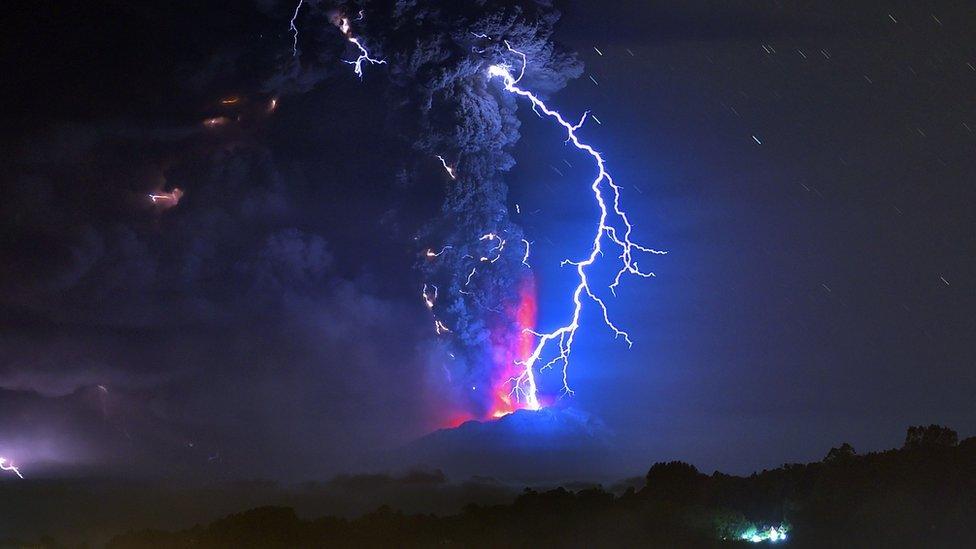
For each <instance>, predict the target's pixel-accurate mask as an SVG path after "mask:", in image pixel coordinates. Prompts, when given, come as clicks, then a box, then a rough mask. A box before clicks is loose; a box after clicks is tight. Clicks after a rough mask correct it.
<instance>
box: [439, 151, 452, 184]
mask: <svg viewBox="0 0 976 549" xmlns="http://www.w3.org/2000/svg"><path fill="white" fill-rule="evenodd" d="M437 159H438V160H440V161H441V165H443V166H444V171H445V172H447V175H449V176H451V179H457V176H456V175H455V173H454V168H452V167H450V166H448V165H447V160H444V157H443V156H441V155H437Z"/></svg>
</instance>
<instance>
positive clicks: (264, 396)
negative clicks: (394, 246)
mask: <svg viewBox="0 0 976 549" xmlns="http://www.w3.org/2000/svg"><path fill="white" fill-rule="evenodd" d="M213 8H214V7H213V6H202V7H201V10H203V11H202V14H211V15H215V16H216V15H219V17H215V18H214V19H213V23H214V26H213V27H208V29H207V31H208V32H211V33H212V36H207V37H201V33H200V29H199V28H198V25H199V20H198V19H196V18H194V19H193V20H192V21H187V20H181V19H179V18H171V19H166V18H168V17H170V16H171V15H173V14H168V13H158V9H157V8H153V7H151V6H141V5H139V6H133V7H132V8H131V10H130V9H123V10H121V11H119V12H118V13H116V12H113V11H112V10H111V9H106V10H95V11H92V12H85V13H84V14H82V15H81V17H80V19H81V21H80V22H81V23H84V24H89V25H97V26H103V25H108V26H110V22H112V21H116V22H118V23H119V24H120V25H121V24H123V23H125V24H129V25H135V26H139V25H142V26H144V28H146V29H151V30H148V31H147V32H149V34H150V36H151V37H153V38H155V39H156V41H152V40H150V41H140V40H133V41H132V42H131V43H127V44H126V45H125V48H123V49H122V50H119V51H122V52H123V53H122V54H121V57H122V59H121V60H120V62H121V63H122V64H123V65H124V64H125V63H126V62H127V60H128V58H129V56H130V55H135V54H134V52H140V53H141V54H142V55H143V56H144V57H143V62H145V63H149V64H152V63H153V61H154V60H156V61H159V63H157V64H156V65H155V68H156V69H157V71H158V72H157V73H156V74H154V75H153V76H152V77H151V78H148V77H144V78H142V79H138V78H137V79H136V80H135V81H133V82H132V83H131V86H130V88H129V89H126V88H125V86H113V85H111V84H110V83H109V82H108V81H102V82H99V83H98V85H97V86H100V88H99V87H97V86H96V84H95V83H93V82H88V80H87V79H89V78H91V79H94V78H104V77H107V76H111V75H112V74H113V73H109V74H106V73H105V72H98V71H97V67H96V66H97V64H98V63H100V62H101V61H100V60H99V59H95V58H92V59H88V58H87V57H86V58H84V59H82V60H80V61H79V63H81V64H82V65H84V64H85V63H89V64H90V65H91V68H92V70H93V72H92V74H91V76H87V75H86V76H85V77H84V78H82V82H80V83H79V86H78V87H79V89H82V90H84V91H85V93H86V94H88V95H90V99H89V98H87V97H85V98H83V97H79V96H77V95H73V94H62V95H59V93H60V91H59V92H54V91H53V89H54V88H52V89H51V90H45V91H44V93H43V95H41V96H30V97H28V96H26V95H25V96H23V97H21V98H18V101H20V103H18V104H19V105H22V106H23V108H24V109H27V108H37V111H36V112H37V116H36V117H34V118H33V119H30V118H27V117H24V118H14V119H8V120H7V121H5V125H10V127H11V131H8V132H6V133H5V134H4V135H5V141H10V146H9V147H6V148H4V150H3V153H2V158H3V160H4V164H5V166H6V167H7V170H6V171H5V173H4V198H5V199H4V201H3V202H2V203H0V214H2V215H0V218H2V219H0V229H2V231H0V235H2V236H0V243H2V246H0V262H2V263H3V264H4V266H5V268H4V269H3V270H2V273H0V324H2V326H3V334H2V336H0V387H4V388H6V389H5V390H4V391H3V392H2V393H0V408H2V409H3V411H4V412H5V413H4V414H3V416H4V417H3V422H2V424H0V449H2V450H3V452H5V454H4V455H8V457H10V458H13V459H17V460H19V461H20V464H21V465H22V466H23V467H24V469H25V471H29V470H31V469H33V473H32V474H35V475H36V474H42V473H43V474H48V473H50V474H63V473H65V472H66V471H70V470H72V469H71V468H72V467H88V468H92V469H95V470H112V471H116V472H118V473H120V474H132V473H137V474H174V473H179V474H185V475H189V476H193V475H204V476H206V475H218V476H219V475H243V476H261V477H267V476H274V477H282V476H290V477H291V478H299V477H303V476H312V475H317V474H320V473H322V472H323V471H329V470H332V471H335V470H338V469H339V468H341V467H344V466H345V465H349V463H350V462H351V460H353V459H355V455H354V453H351V452H349V451H343V450H342V448H349V447H354V448H361V447H363V446H364V445H376V444H380V443H381V442H383V441H387V440H388V439H389V438H390V437H391V434H392V433H402V434H401V435H400V436H409V433H415V432H420V431H422V430H423V429H424V428H425V426H426V424H427V422H428V421H429V420H428V419H427V416H426V415H425V414H426V409H425V406H424V404H423V403H422V402H417V401H416V400H417V399H418V398H419V397H418V396H417V395H420V394H422V393H423V391H422V388H421V387H420V386H419V384H420V383H421V382H422V381H423V379H425V376H426V375H427V374H426V372H427V369H428V367H429V366H428V364H429V363H428V361H427V360H426V357H425V353H426V351H424V349H423V348H422V347H418V346H417V345H416V343H415V342H416V341H418V339H419V338H418V335H417V327H418V326H419V324H420V322H418V320H419V318H418V317H419V315H420V310H419V308H418V307H416V304H415V303H414V301H413V300H412V299H411V300H410V302H409V305H408V304H406V303H404V301H405V300H404V299H400V298H396V297H394V298H393V299H390V298H389V297H387V294H393V295H396V292H383V291H377V288H383V287H384V286H385V280H382V279H381V281H380V283H377V282H376V281H375V280H374V279H375V276H374V275H372V274H371V273H370V272H369V269H370V267H369V266H365V267H362V266H358V265H355V262H356V259H355V257H356V256H355V247H354V246H350V245H349V244H348V243H343V242H340V243H339V244H338V246H337V245H336V243H335V242H332V241H330V237H329V236H328V235H329V227H330V226H331V224H333V223H342V224H346V223H352V222H354V221H356V220H355V219H354V218H353V216H351V215H344V214H343V212H342V208H344V207H346V206H347V205H345V204H336V203H335V202H334V201H328V200H323V198H324V197H328V196H329V193H331V192H334V190H335V189H336V188H340V185H341V183H342V182H341V181H338V180H337V179H336V178H334V177H330V174H329V172H330V167H333V166H337V165H340V164H342V161H343V158H341V157H340V156H339V155H338V153H333V154H331V155H330V154H329V151H327V150H326V151H320V152H321V161H322V164H323V169H322V171H321V172H320V173H316V174H315V176H316V177H315V180H314V181H312V178H310V177H308V176H306V175H305V174H302V173H301V172H299V173H297V174H296V170H295V169H294V168H289V169H288V175H286V174H285V172H284V171H283V170H282V169H281V167H280V163H279V160H278V159H277V158H276V155H275V154H274V152H273V151H272V150H271V148H269V147H268V146H267V145H266V144H265V141H266V140H267V132H268V131H269V128H271V127H272V122H273V121H272V119H271V115H272V112H271V111H272V110H273V109H271V108H270V107H269V100H270V99H271V98H273V97H275V95H274V94H273V93H272V92H275V93H277V92H278V91H289V90H292V91H293V90H294V89H295V88H294V87H292V88H288V89H287V90H277V89H272V88H271V87H269V85H268V82H273V81H274V79H275V77H274V76H273V75H275V74H278V72H277V67H279V64H278V63H279V60H284V63H285V64H286V65H287V64H288V63H291V61H290V48H288V45H289V44H288V42H287V41H280V42H277V38H279V36H278V35H279V34H281V35H284V33H279V32H278V31H279V30H283V29H279V28H278V26H277V25H278V23H279V21H277V20H276V21H274V27H273V28H272V27H267V28H262V27H261V21H262V20H263V19H262V16H260V15H254V14H251V15H248V14H247V12H246V10H240V11H237V12H225V11H223V10H222V9H217V10H214V9H213ZM159 9H162V10H163V11H164V12H166V10H167V9H168V8H159ZM71 15H73V12H69V13H67V14H64V17H69V16H71ZM75 15H77V14H75ZM156 16H159V17H163V18H164V19H166V21H165V23H162V24H160V25H158V26H154V25H150V24H149V23H150V21H151V20H152V19H153V18H154V17H156ZM204 20H206V18H204ZM55 21H58V19H57V18H55ZM255 21H257V23H255ZM234 24H238V25H239V28H236V29H231V28H230V27H232V26H233V25H234ZM68 26H70V25H68V23H65V27H68ZM174 26H175V27H177V28H173V27H174ZM120 28H128V27H124V26H123V27H120ZM166 31H171V32H173V33H174V34H173V35H168V34H165V32H166ZM181 31H182V32H186V33H187V35H188V36H192V37H195V38H194V39H193V40H191V41H190V43H189V44H190V45H189V46H185V47H188V48H189V49H190V50H194V52H193V53H191V54H188V52H187V50H182V52H181V53H180V55H179V62H176V63H174V62H172V61H171V60H166V61H163V58H164V57H165V56H166V52H167V48H169V47H170V46H173V45H174V43H175V42H178V41H179V40H180V38H179V37H178V36H177V35H178V34H179V32H181ZM250 31H254V32H253V34H251V33H250ZM262 31H264V32H267V33H268V35H269V38H275V40H276V42H272V41H270V40H267V41H265V40H263V39H262V38H261V36H263V34H262ZM128 32H129V31H121V30H120V31H119V33H121V34H123V35H124V36H126V37H129V34H128ZM107 36H112V37H113V40H112V41H111V42H112V45H113V46H114V45H115V40H114V37H115V35H114V34H108V35H107ZM65 37H66V38H65V40H67V41H69V42H70V41H72V40H75V39H77V40H78V41H82V42H85V41H87V40H89V39H90V38H89V37H87V36H85V35H81V34H79V35H77V38H76V35H75V34H73V33H71V32H69V31H67V30H66V31H65ZM91 46H92V47H95V48H97V47H99V46H100V44H91ZM332 47H333V48H336V49H337V50H338V49H341V42H339V41H338V40H334V41H333V43H332ZM108 49H109V50H111V49H112V48H111V47H110V48H108ZM130 50H133V51H130ZM157 50H162V51H157ZM104 53H105V54H106V55H108V52H104ZM116 53H117V52H116ZM61 54H64V52H63V51H61V50H60V48H56V49H55V50H54V51H52V52H50V55H52V56H57V55H61ZM135 56H138V55H135ZM331 61H332V62H337V55H335V56H333V57H332V58H331ZM323 63H324V62H323ZM38 64H39V65H40V66H42V67H44V66H46V65H48V64H53V63H52V62H51V60H49V59H48V58H46V57H44V58H42V59H40V60H39V62H38ZM120 68H121V67H120ZM130 69H131V67H130ZM128 74H139V73H138V71H137V70H134V69H133V70H130V72H129V73H128ZM96 75H97V76H96ZM50 77H51V78H52V82H58V80H57V78H58V76H57V75H55V74H51V75H50ZM32 84H33V85H34V88H35V89H36V88H38V85H37V83H32ZM58 89H60V88H58ZM96 89H97V90H98V92H97V93H95V92H94V90H96ZM136 97H137V99H135V98H136ZM228 97H234V98H235V101H234V102H233V104H222V103H221V102H220V100H221V99H223V98H228ZM109 98H115V100H117V101H118V102H117V101H111V100H109ZM41 105H43V106H44V108H43V109H40V108H38V107H40V106H41ZM211 117H223V120H224V121H223V122H222V123H221V124H220V125H219V126H213V127H208V126H207V125H206V124H203V123H202V122H203V121H204V119H207V118H211ZM14 128H15V130H14ZM14 136H16V137H14ZM177 187H179V188H180V189H182V190H183V191H184V193H185V194H184V195H183V197H182V198H181V200H180V201H179V204H178V205H176V206H172V207H168V208H163V207H160V206H159V205H158V204H153V203H152V202H151V201H150V200H149V199H148V197H147V194H148V193H150V192H164V191H170V190H172V189H174V188H177ZM333 220H335V221H333ZM355 244H363V243H362V242H357V243H355ZM367 245H368V244H367ZM350 252H352V253H350ZM337 255H338V256H340V257H347V258H348V257H350V256H351V257H352V258H353V259H352V260H351V261H350V260H348V259H346V260H345V264H346V267H343V266H342V265H340V264H339V263H340V260H337ZM349 264H353V265H354V266H353V267H348V265H349ZM407 265H408V263H405V265H404V268H405V269H406V268H408V267H407ZM411 297H412V296H411ZM393 357H395V360H392V358H393ZM404 410H412V411H407V412H404ZM366 411H369V412H368V413H366ZM377 422H379V423H377ZM377 425H381V426H382V427H378V426H377ZM367 442H368V444H367ZM296 454H300V455H301V456H302V457H301V458H299V459H298V461H295V459H294V457H295V455H296ZM276 463H287V464H288V465H287V467H286V468H285V469H281V468H278V467H274V465H275V464H276Z"/></svg>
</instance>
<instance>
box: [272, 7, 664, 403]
mask: <svg viewBox="0 0 976 549" xmlns="http://www.w3.org/2000/svg"><path fill="white" fill-rule="evenodd" d="M309 4H310V2H309V0H305V5H309ZM310 9H318V10H323V9H324V10H326V12H327V13H329V14H330V15H329V19H330V20H331V21H332V22H333V24H334V25H335V26H336V27H338V30H339V32H338V33H336V29H335V28H332V29H331V32H333V33H336V34H337V37H340V38H344V39H345V40H346V41H347V43H349V44H352V45H353V46H354V47H353V48H350V49H351V50H353V51H351V52H347V53H346V54H345V55H346V56H348V55H355V56H358V57H357V58H356V61H349V60H348V58H343V60H344V61H346V62H348V63H351V64H353V65H354V72H355V75H356V76H358V77H360V78H362V77H363V70H364V69H365V68H366V67H365V64H364V63H363V61H366V64H369V65H370V66H371V67H372V68H373V69H374V70H375V71H376V72H379V71H382V72H383V74H385V75H386V77H387V78H388V80H389V84H390V85H389V89H388V92H387V93H388V96H389V98H390V103H391V105H393V111H392V116H391V120H392V123H393V125H394V127H395V128H396V131H397V133H399V134H401V135H405V136H413V139H412V141H411V147H412V148H413V150H414V151H416V152H417V153H419V154H417V155H414V159H412V160H411V161H410V163H409V165H408V166H406V168H407V169H406V173H408V174H409V177H411V178H412V179H414V180H415V181H417V183H418V184H422V185H430V184H440V185H441V186H442V187H443V189H444V200H443V203H442V205H441V208H440V214H439V215H438V216H437V217H436V218H435V219H433V220H431V221H430V222H429V223H427V224H426V225H425V226H424V227H423V228H422V229H421V230H420V231H419V232H418V233H417V235H416V237H415V238H416V240H417V242H418V245H419V247H418V269H419V272H420V275H421V280H420V281H419V283H418V294H419V295H420V298H421V300H422V302H423V304H424V305H425V307H426V308H427V309H428V310H429V312H430V315H431V332H432V336H434V337H436V338H437V340H438V341H439V345H441V346H442V347H443V348H444V355H445V356H447V357H449V360H448V364H447V365H446V366H445V367H444V368H443V369H437V370H438V371H443V374H442V375H443V379H442V380H441V381H442V383H441V384H442V385H443V386H445V387H448V389H446V390H445V391H444V393H445V395H446V397H447V398H448V399H449V400H451V401H453V402H454V404H455V407H460V408H463V409H464V410H466V411H467V414H466V415H467V417H470V418H487V417H497V416H500V415H503V414H505V413H509V412H511V411H514V410H515V409H519V408H531V409H538V408H539V407H540V406H542V405H543V404H544V403H543V402H541V401H540V398H541V397H540V394H539V390H538V387H537V385H536V380H535V373H536V372H537V371H538V370H539V365H538V364H537V362H538V361H539V359H540V358H541V357H542V356H543V352H544V351H546V349H547V348H548V343H550V342H554V343H555V344H556V345H555V346H554V349H555V353H556V357H555V358H554V359H553V360H552V361H550V362H549V363H547V364H545V365H543V369H544V368H546V367H551V366H553V365H554V364H557V363H562V365H563V384H562V389H563V392H569V384H568V380H567V373H566V366H567V364H568V359H569V352H570V350H571V347H572V342H573V339H574V337H575V335H576V329H577V328H578V326H579V323H578V321H579V314H580V310H581V307H582V302H581V299H582V298H584V297H585V298H587V299H590V300H591V301H593V302H595V303H596V304H597V305H598V306H599V307H600V308H601V309H602V310H603V313H604V319H605V320H606V322H607V324H608V325H609V326H610V327H611V329H612V330H613V331H614V333H616V334H617V335H618V336H622V337H624V338H625V339H626V340H627V341H628V342H629V338H628V337H627V334H626V333H625V332H623V331H622V330H620V329H618V328H617V327H616V326H615V325H614V324H613V323H611V322H610V319H609V317H608V314H607V310H606V306H605V304H604V302H603V301H602V299H601V298H600V297H598V296H597V294H595V293H594V292H593V291H592V289H591V288H590V286H589V283H588V281H587V278H586V267H588V266H589V265H590V264H592V263H594V262H595V261H596V258H597V256H598V255H599V254H601V253H602V251H603V247H604V246H603V242H604V239H609V241H610V242H612V243H613V244H616V245H617V246H618V247H620V248H621V250H622V252H621V256H620V259H621V260H622V268H621V269H620V271H619V273H618V275H617V277H616V279H615V280H613V282H612V283H611V284H610V291H613V289H614V288H615V287H616V286H617V284H618V283H619V280H620V276H622V275H623V274H626V273H631V274H636V275H639V276H651V274H650V273H647V272H644V271H641V270H640V269H638V267H637V263H636V260H635V259H634V257H633V255H632V254H633V252H635V251H642V252H653V250H650V249H648V248H644V247H642V246H639V245H637V244H634V243H632V242H631V241H630V235H631V228H632V227H631V224H630V222H629V220H628V219H627V217H626V214H625V213H624V212H623V211H622V210H621V209H620V203H619V199H620V195H619V188H618V187H617V186H616V185H615V184H614V183H613V180H612V179H611V178H610V176H609V174H608V173H607V172H606V170H605V168H604V162H603V158H602V157H601V156H600V155H599V153H597V152H596V151H595V150H594V149H593V148H592V147H590V146H589V145H586V144H585V143H583V142H581V141H580V140H579V139H578V137H577V136H576V134H575V132H576V130H578V129H579V127H580V125H581V124H582V122H581V123H580V124H579V125H572V124H568V123H566V122H565V121H564V120H563V118H562V117H561V115H559V114H558V113H556V112H555V111H551V110H549V108H548V107H547V106H546V104H545V102H544V98H545V97H546V96H548V95H549V94H552V93H553V92H555V91H558V90H559V89H561V88H563V87H564V86H565V85H566V83H567V82H568V81H569V80H571V79H574V78H577V77H579V76H580V74H581V73H582V67H581V64H580V63H579V62H578V61H577V60H576V58H575V56H574V55H572V54H570V53H566V52H563V51H560V50H559V49H558V48H557V47H556V46H555V45H554V43H553V41H552V34H553V26H554V24H555V23H556V21H557V20H558V19H559V14H558V12H556V11H555V10H554V9H553V7H552V5H551V2H549V1H546V0H537V1H531V0H522V1H485V0H480V1H479V0H471V1H463V0H462V1H457V2H435V1H422V0H397V1H393V0H383V1H376V2H369V3H362V4H359V3H355V4H354V3H351V2H339V3H336V4H330V5H329V6H322V5H321V4H319V3H313V4H312V5H311V6H310ZM297 12H298V9H297V8H295V10H294V12H293V13H297ZM289 30H291V31H292V36H293V37H295V42H294V43H293V44H292V46H293V48H292V49H293V52H294V51H299V50H300V48H299V47H298V39H297V36H298V31H297V28H296V27H295V18H294V17H292V20H291V26H290V27H289ZM306 32H307V31H306ZM508 44H515V45H517V50H518V51H515V50H514V49H513V48H511V47H510V46H509V45H508ZM516 62H518V64H516ZM511 67H514V69H513V70H516V71H518V72H519V73H520V74H519V76H518V77H517V78H516V77H515V76H513V74H512V73H511V72H509V71H510V68H511ZM523 77H524V79H525V80H524V81H525V84H521V82H523V80H522V79H523ZM499 82H501V86H499V85H498V83H499ZM522 86H525V87H522ZM529 89H531V90H532V91H531V92H528V91H526V90H529ZM526 99H527V100H528V101H529V103H530V104H531V106H532V108H533V110H534V111H536V114H539V115H540V116H542V115H543V113H544V114H545V116H548V117H550V118H552V119H553V120H554V121H556V122H557V123H559V124H560V125H562V126H563V128H564V129H566V130H567V132H568V138H569V141H571V142H572V143H573V145H574V146H576V147H577V148H578V149H580V150H581V151H584V152H586V153H588V154H591V156H592V157H593V158H594V162H595V164H596V166H597V168H598V176H597V179H596V180H595V181H594V182H593V183H592V190H593V192H594V197H595V198H596V200H597V203H598V205H599V206H600V211H601V212H602V213H601V214H600V219H599V221H598V225H597V227H596V233H597V234H596V237H595V239H594V240H593V241H592V242H591V249H590V253H589V255H588V257H587V258H586V259H583V260H580V261H575V262H569V263H570V264H572V265H573V266H574V267H575V268H576V270H577V274H578V276H579V277H580V283H579V285H578V287H577V288H576V290H575V292H574V293H573V295H572V296H570V297H571V299H572V302H573V303H574V305H575V308H574V312H573V315H572V318H571V320H570V322H569V323H568V324H566V325H564V326H563V327H561V328H558V329H556V330H555V331H553V332H548V333H543V332H539V331H536V329H535V323H536V312H537V308H538V306H537V303H536V281H535V279H534V277H533V274H532V270H531V266H530V263H529V257H530V252H531V242H530V239H529V238H526V235H525V234H524V233H523V230H522V228H521V227H520V226H519V225H518V224H516V223H514V222H513V221H512V219H511V217H510V214H509V210H508V204H507V192H508V189H507V186H506V184H505V182H504V179H503V176H504V174H505V172H507V171H509V170H510V169H511V168H512V167H513V166H514V159H513V157H512V155H511V150H512V147H513V146H514V145H515V144H516V142H517V141H518V139H519V137H520V135H519V126H520V122H519V120H518V118H517V116H516V111H517V108H518V100H526ZM431 178H434V179H433V180H432V179H431ZM604 187H607V189H604ZM606 190H610V192H611V193H612V200H611V205H610V206H609V208H608V206H607V203H606V202H605V201H604V196H603V194H602V193H603V192H605V191H606ZM608 216H610V217H613V220H609V219H608Z"/></svg>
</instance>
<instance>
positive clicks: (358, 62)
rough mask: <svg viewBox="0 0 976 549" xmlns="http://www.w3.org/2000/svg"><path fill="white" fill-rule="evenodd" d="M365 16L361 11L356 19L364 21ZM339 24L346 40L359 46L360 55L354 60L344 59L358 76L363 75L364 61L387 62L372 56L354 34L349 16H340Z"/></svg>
mask: <svg viewBox="0 0 976 549" xmlns="http://www.w3.org/2000/svg"><path fill="white" fill-rule="evenodd" d="M363 17H364V15H363V12H362V11H360V12H359V19H356V21H362V19H363ZM338 25H339V30H340V31H342V34H343V35H344V36H345V37H346V40H348V41H349V43H350V44H354V45H355V46H356V47H357V48H359V57H357V58H356V59H355V60H354V61H346V60H343V61H342V62H343V63H346V64H349V65H352V66H353V72H355V73H356V76H358V77H359V78H362V77H363V62H367V63H370V64H372V65H385V64H386V60H385V59H374V58H372V57H370V55H369V50H367V49H366V47H365V46H363V44H362V42H360V41H359V38H356V37H355V36H353V34H352V27H351V26H350V25H349V18H348V17H340V18H339V20H338Z"/></svg>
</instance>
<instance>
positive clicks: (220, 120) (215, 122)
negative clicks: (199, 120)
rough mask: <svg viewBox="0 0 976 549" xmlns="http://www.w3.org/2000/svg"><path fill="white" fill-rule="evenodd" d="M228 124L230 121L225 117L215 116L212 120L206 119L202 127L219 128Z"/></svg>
mask: <svg viewBox="0 0 976 549" xmlns="http://www.w3.org/2000/svg"><path fill="white" fill-rule="evenodd" d="M228 122H230V119H229V118H227V117H226V116H216V117H214V118H208V119H206V120H204V121H203V125H204V126H206V127H208V128H219V127H221V126H224V125H226V124H227V123H228Z"/></svg>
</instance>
